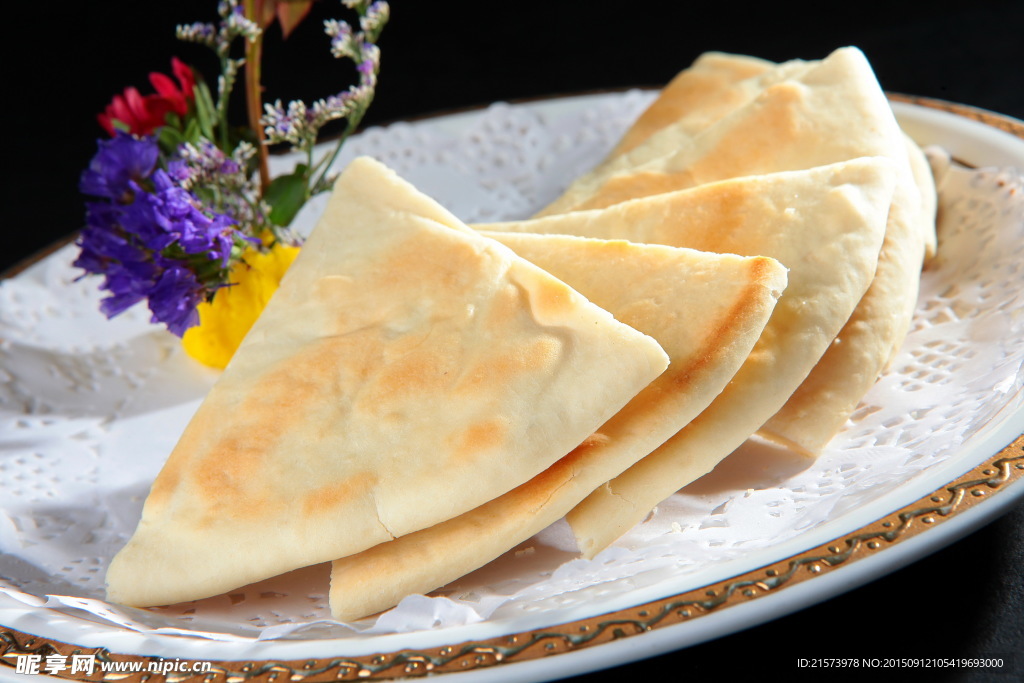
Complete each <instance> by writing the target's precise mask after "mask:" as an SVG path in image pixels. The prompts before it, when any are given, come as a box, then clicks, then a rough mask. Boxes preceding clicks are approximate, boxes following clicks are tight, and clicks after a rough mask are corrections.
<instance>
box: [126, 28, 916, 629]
mask: <svg viewBox="0 0 1024 683" xmlns="http://www.w3.org/2000/svg"><path fill="white" fill-rule="evenodd" d="M919 154H920V150H917V148H916V147H915V146H913V145H912V143H909V142H908V141H907V139H906V138H905V137H904V136H903V135H902V133H901V132H900V130H899V127H898V126H897V124H896V122H895V119H894V118H893V115H892V112H891V111H890V109H889V106H888V103H887V101H886V99H885V97H884V95H883V94H882V91H881V89H880V88H879V86H878V84H877V82H876V81H875V79H874V76H873V74H872V72H871V69H870V67H869V66H868V64H867V62H866V60H865V59H864V57H863V55H861V54H860V52H858V51H857V50H855V49H852V48H847V49H843V50H839V51H837V52H836V53H834V54H833V55H831V56H829V57H828V58H827V59H824V60H822V61H820V62H792V63H787V64H781V65H774V64H771V63H769V62H765V61H762V60H757V59H753V58H748V57H738V56H732V55H724V54H718V53H713V54H708V55H705V56H703V57H701V58H700V59H699V60H698V61H697V62H696V63H695V64H694V65H693V66H692V67H690V68H689V69H687V70H685V71H683V72H682V73H681V74H680V75H679V76H678V77H677V78H676V79H675V80H674V81H673V82H672V83H671V84H670V85H669V86H668V87H666V89H665V90H664V91H663V93H662V95H661V97H659V98H658V100H657V101H655V103H654V104H653V105H652V106H651V108H650V109H649V110H648V111H647V112H646V113H645V114H644V115H643V116H642V117H641V118H640V119H639V120H638V121H637V123H636V125H635V126H634V127H633V128H632V129H631V130H630V131H629V132H628V133H627V134H626V136H625V137H624V138H623V140H622V142H621V143H620V145H619V146H618V148H617V149H616V150H615V151H614V152H613V153H612V155H610V156H609V157H608V159H607V160H605V161H604V162H603V163H602V164H601V165H600V166H599V167H597V168H596V169H594V170H593V171H592V172H591V173H589V174H587V175H585V176H583V177H581V178H579V179H578V180H577V181H576V182H574V183H573V184H572V185H571V186H570V187H569V188H568V190H567V191H566V192H565V194H564V195H563V196H562V197H560V198H559V199H558V200H557V201H556V202H554V203H553V204H552V205H551V206H549V207H548V208H547V209H545V210H544V211H543V212H541V214H539V215H538V216H537V217H535V218H533V219H530V220H525V221H518V222H514V223H501V224H491V225H486V226H475V227H474V228H470V227H468V226H466V225H465V224H463V223H461V222H460V221H459V220H458V219H457V218H456V217H454V216H453V215H451V214H450V213H449V212H448V211H446V210H445V209H444V208H442V207H441V206H439V205H438V204H437V203H436V202H434V201H433V200H432V199H430V198H428V197H426V196H424V195H423V194H422V193H420V192H419V191H417V190H416V189H415V188H414V187H412V186H411V185H409V184H408V183H407V182H405V181H404V180H402V179H401V178H399V177H398V176H397V175H396V174H394V173H393V172H392V171H390V170H389V169H387V168H385V167H383V166H382V165H381V164H379V163H378V162H376V161H373V160H371V159H368V158H360V159H357V160H355V161H354V162H352V163H351V164H350V165H349V167H348V168H347V169H346V170H345V171H344V172H343V173H342V175H341V176H340V178H339V179H338V181H337V184H336V186H335V188H334V191H333V194H332V196H331V199H330V202H329V205H328V207H327V209H326V211H325V213H324V215H323V217H322V218H321V220H320V222H319V223H318V225H317V227H316V228H315V229H314V231H313V233H312V234H311V235H310V238H309V240H308V241H307V243H306V245H305V247H304V248H303V250H302V252H301V254H300V255H299V257H298V259H297V260H296V262H295V264H294V265H293V266H292V268H291V269H290V270H289V272H288V273H287V275H286V277H285V278H284V280H283V282H282V284H281V287H280V289H279V290H278V292H277V293H276V294H275V295H274V297H273V298H272V299H271V301H270V303H269V304H268V306H267V308H266V309H265V311H264V312H263V314H262V315H261V317H260V318H259V320H258V321H257V322H256V324H255V325H254V326H253V328H252V330H251V331H250V333H249V334H248V336H247V337H246V339H245V341H244V342H243V343H242V345H241V347H240V348H239V350H238V351H237V353H236V354H235V357H234V358H233V359H232V361H231V363H230V364H229V365H228V367H227V368H226V369H225V371H224V373H223V375H222V376H221V378H220V379H219V381H218V382H217V384H216V385H215V386H214V387H213V389H212V390H211V391H210V393H209V395H208V396H207V397H206V399H205V400H204V402H203V403H202V405H201V406H200V407H199V409H198V411H197V413H196V415H195V417H194V418H193V420H192V421H191V423H190V424H189V425H188V427H187V429H186V431H185V433H184V434H183V436H182V437H181V440H180V442H179V444H178V445H177V447H176V448H175V449H174V451H173V452H172V454H171V455H170V457H169V459H168V461H167V463H166V465H165V466H164V468H163V470H162V471H161V472H160V474H159V476H158V477H157V479H156V481H155V482H154V484H153V488H152V491H151V493H150V496H149V498H148V499H147V501H146V504H145V508H144V510H143V517H142V521H141V522H140V524H139V527H138V529H137V530H136V532H135V534H134V536H133V537H132V538H131V540H130V541H129V543H128V545H127V546H126V547H125V548H124V549H123V550H122V551H121V552H120V553H119V554H118V555H117V556H116V557H115V558H114V561H113V563H112V564H111V566H110V569H109V571H108V574H107V581H108V595H109V597H110V599H111V600H114V601H117V602H122V603H125V604H130V605H136V606H148V605H162V604H167V603H172V602H179V601H184V600H192V599H198V598H203V597H207V596H211V595H216V594H219V593H223V592H226V591H228V590H232V589H235V588H238V587H240V586H243V585H246V584H249V583H252V582H254V581H258V580H261V579H264V578H268V577H271V576H274V575H277V574H281V573H283V572H286V571H289V570H292V569H296V568H299V567H303V566H307V565H311V564H315V563H320V562H325V561H333V567H332V577H331V594H330V600H331V607H332V611H333V613H334V615H335V617H336V618H338V619H343V620H350V619H357V618H360V617H363V616H367V615H370V614H373V613H375V612H378V611H381V610H383V609H387V608H390V607H392V606H394V605H395V604H397V603H398V602H399V601H400V600H401V599H402V598H403V597H404V596H406V595H408V594H411V593H425V592H429V591H431V590H433V589H435V588H438V587H440V586H443V585H444V584H446V583H448V582H450V581H452V580H454V579H456V578H458V577H460V576H462V575H464V574H466V573H468V572H470V571H472V570H474V569H476V568H478V567H480V566H482V565H483V564H485V563H487V562H489V561H491V560H492V559H494V558H496V557H498V556H500V555H501V554H503V553H504V552H506V551H507V550H509V549H510V548H512V547H514V546H515V545H517V544H518V543H520V542H522V541H524V540H526V539H528V538H529V537H530V536H532V535H534V534H536V533H537V532H539V531H540V530H542V529H543V528H544V527H546V526H548V525H549V524H551V523H553V522H555V521H556V520H558V519H560V518H562V517H567V518H568V520H569V523H570V525H571V526H572V528H573V531H574V533H575V534H576V536H577V540H578V543H579V546H580V549H581V551H582V552H583V554H584V555H587V556H592V555H593V554H595V553H596V552H598V551H600V550H601V549H602V548H604V547H606V546H607V545H608V544H610V543H612V542H613V541H614V540H615V539H616V538H618V536H620V535H621V534H622V533H623V532H625V531H626V530H628V529H629V528H630V527H631V526H633V525H634V524H635V523H637V522H638V521H640V520H641V519H643V517H645V516H646V515H647V513H648V512H649V511H650V510H651V509H652V508H654V507H655V506H656V505H657V504H658V503H659V502H660V501H661V500H663V499H664V498H665V497H667V496H669V495H671V494H672V493H673V492H675V491H676V490H677V489H679V488H680V487H681V486H683V485H685V484H687V483H689V482H690V481H692V480H693V479H695V478H697V477H699V476H701V475H702V474H704V473H706V472H708V471H709V470H710V469H711V468H713V467H714V466H715V464H716V463H717V462H719V461H720V460H721V459H722V458H724V457H725V456H726V455H728V454H729V453H730V452H731V451H732V450H734V449H735V448H736V447H737V446H739V445H740V444H741V443H742V442H743V441H745V440H746V439H747V438H749V437H750V436H751V435H753V434H755V433H756V432H759V431H760V432H761V433H762V434H763V435H765V436H767V437H769V438H773V439H776V440H779V441H782V442H784V443H786V444H789V445H790V446H792V447H793V448H795V449H797V450H800V451H802V452H806V453H814V452H817V451H818V450H820V449H821V448H822V447H823V446H824V444H825V443H826V442H827V441H828V439H829V438H831V436H832V434H833V433H834V432H835V431H836V430H838V429H839V428H840V427H841V426H842V423H843V421H844V420H845V419H846V417H847V416H848V415H849V413H850V412H851V411H852V409H853V407H854V406H855V404H856V402H857V400H858V399H859V398H860V396H861V395H862V394H863V393H864V391H866V390H867V388H868V387H869V386H870V385H871V383H872V382H874V380H875V378H876V377H877V375H878V373H879V372H880V371H881V369H882V368H883V367H884V365H885V363H886V362H887V361H888V359H889V358H890V357H891V356H892V354H893V353H894V350H895V349H896V348H897V346H898V345H899V342H900V339H901V338H902V335H903V334H904V333H905V332H906V328H907V325H908V323H909V315H910V311H911V310H912V307H913V303H914V299H915V298H916V291H917V290H916V283H917V278H918V275H919V271H920V267H921V262H922V259H923V258H924V255H925V253H926V251H928V250H931V249H934V232H933V231H932V230H931V229H930V227H929V218H928V213H929V211H931V212H933V211H934V197H933V196H932V197H931V198H929V190H930V188H931V185H930V184H929V183H930V176H929V175H928V172H927V171H928V168H927V164H926V163H923V157H920V158H919V157H918V156H917V155H919ZM930 191H931V192H934V190H933V189H932V190H930Z"/></svg>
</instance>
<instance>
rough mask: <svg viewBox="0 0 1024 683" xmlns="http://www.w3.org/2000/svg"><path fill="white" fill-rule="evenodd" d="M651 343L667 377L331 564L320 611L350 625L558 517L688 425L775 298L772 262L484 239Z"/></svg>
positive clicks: (559, 241) (645, 248) (576, 240)
mask: <svg viewBox="0 0 1024 683" xmlns="http://www.w3.org/2000/svg"><path fill="white" fill-rule="evenodd" d="M485 234H486V235H487V236H489V237H491V238H493V239H496V240H498V241H500V242H502V243H503V244H505V245H507V246H509V247H511V248H512V249H513V250H514V251H515V252H516V253H517V254H519V255H520V256H523V257H524V258H526V259H527V260H529V261H532V262H533V263H535V264H537V265H539V266H540V267H542V268H544V269H545V270H547V271H548V272H550V273H552V274H553V275H555V276H556V277H558V278H559V279H561V280H563V281H565V282H566V283H567V284H569V285H570V286H572V287H573V288H574V289H576V290H578V291H579V292H580V293H582V294H583V295H584V296H586V297H587V298H588V299H590V300H591V301H593V302H594V303H596V304H598V305H600V306H601V307H602V308H604V309H606V310H608V311H610V312H611V313H612V314H614V315H615V317H616V318H617V319H618V320H620V321H622V322H624V323H626V324H628V325H630V326H631V327H634V328H636V329H638V330H640V331H641V332H644V333H646V334H649V335H650V336H652V337H654V338H655V339H657V340H658V341H659V343H660V344H661V345H662V347H663V348H664V349H665V351H666V352H667V353H668V355H669V358H670V360H671V363H670V365H669V368H668V370H666V371H665V372H664V373H663V374H662V375H661V376H659V377H658V378H657V379H656V380H654V381H653V382H652V383H651V384H650V385H648V386H647V387H646V388H645V389H644V390H643V391H641V392H640V393H639V394H637V396H636V397H634V398H633V399H632V400H631V401H630V402H629V403H628V404H627V405H626V407H624V408H623V409H622V410H620V411H619V412H618V413H616V414H615V415H614V416H613V417H612V418H611V419H610V420H608V421H607V422H606V423H605V424H604V425H602V426H601V427H600V428H599V429H598V430H597V432H596V433H595V434H594V435H593V436H591V437H590V438H588V439H587V441H586V442H584V444H583V445H581V446H580V447H578V448H576V449H575V450H574V451H573V452H572V453H570V454H569V455H567V456H566V457H565V458H563V459H562V460H560V461H559V462H558V463H556V464H555V465H553V466H552V467H550V468H548V469H547V470H545V471H544V472H543V473H542V474H540V475H538V476H537V477H534V478H533V479H531V480H530V481H529V482H527V483H525V484H523V485H522V486H520V487H518V488H517V489H515V490H514V491H511V492H509V493H507V494H505V495H503V496H501V497H499V498H497V499H496V500H493V501H490V502H488V503H486V504H484V505H482V506H481V507H479V508H476V509H475V510H472V511H470V512H467V513H465V514H463V515H461V516H459V517H457V518H455V519H453V520H449V521H447V522H443V523H441V524H438V525H436V526H433V527H430V528H429V529H423V530H422V531H418V532H416V533H413V534H410V535H408V536H403V537H401V538H398V539H396V540H394V541H389V542H387V543H383V544H381V545H379V546H377V547H375V548H371V549H370V550H367V551H364V552H362V553H359V554H358V555H354V556H350V557H347V558H343V559H340V560H337V561H335V562H334V565H333V571H332V579H331V610H332V612H333V613H334V616H335V618H338V619H342V620H351V619H356V618H359V617H362V616H366V615H367V614H372V613H374V612H378V611H381V610H383V609H387V608H389V607H391V606H393V605H395V604H397V603H398V601H399V600H401V599H402V598H403V597H404V596H405V595H408V594H410V593H426V592H429V591H431V590H433V589H435V588H438V587H439V586H443V585H445V584H447V583H449V582H450V581H452V580H454V579H456V578H458V577H461V576H463V575H465V574H467V573H469V572H471V571H473V570H474V569H476V568H478V567H480V566H483V565H484V564H486V563H487V562H489V561H491V560H493V559H494V558H496V557H498V556H499V555H501V554H502V553H504V552H505V551H507V550H509V549H510V548H512V547H513V546H515V545H516V544H518V543H520V542H522V541H525V540H526V539H528V538H529V537H531V536H533V535H534V534H536V533H537V532H539V531H541V530H542V529H544V528H545V527H546V526H548V525H550V524H551V523H553V522H555V521H556V520H558V519H560V518H561V517H563V516H564V515H565V514H566V513H567V512H568V511H569V510H570V509H572V507H573V506H574V505H576V504H577V503H579V502H580V501H581V500H583V498H585V497H586V496H587V495H588V494H589V493H591V492H592V491H593V490H594V489H595V488H597V487H598V486H599V485H601V484H603V483H604V482H606V481H607V480H609V479H611V478H612V477H614V476H616V475H617V474H619V473H620V472H622V471H623V470H625V469H626V468H627V467H629V466H630V465H632V464H633V463H634V462H636V461H637V460H639V459H640V458H641V457H643V456H644V455H646V454H647V453H649V452H650V451H652V450H654V449H655V448H656V447H657V446H658V445H660V444H661V443H662V442H663V441H665V440H666V439H667V438H669V437H670V436H672V435H673V434H675V433H676V432H677V431H679V430H680V429H681V428H682V427H683V426H685V425H686V423H687V422H689V421H690V420H691V419H693V417H695V416H696V415H697V414H699V413H700V412H701V411H702V410H703V409H704V408H705V407H706V406H707V405H708V404H709V403H710V402H711V401H712V399H714V397H715V396H717V395H718V394H719V392H721V390H722V389H723V388H724V387H725V385H726V384H727V383H728V382H729V380H730V379H731V378H732V376H733V375H734V374H735V373H736V371H737V370H738V369H739V367H740V365H741V364H742V363H743V361H744V359H745V358H746V357H747V355H748V354H749V352H750V350H751V348H753V346H754V344H755V342H756V341H757V339H758V337H759V335H760V333H761V330H762V329H763V328H764V325H765V323H766V322H767V321H768V318H769V315H770V314H771V311H772V309H773V307H774V305H775V302H776V300H777V298H778V296H779V293H780V292H781V291H782V289H783V288H784V287H785V284H786V273H785V269H784V268H783V267H782V266H781V265H780V264H779V263H778V262H777V261H774V260H773V259H769V258H764V257H749V258H747V257H740V256H735V255H719V254H709V253H704V252H697V251H693V250H690V249H676V248H672V247H665V246H656V245H641V244H633V243H630V242H624V241H605V240H594V239H584V238H581V237H570V236H565V235H530V234H514V233H485Z"/></svg>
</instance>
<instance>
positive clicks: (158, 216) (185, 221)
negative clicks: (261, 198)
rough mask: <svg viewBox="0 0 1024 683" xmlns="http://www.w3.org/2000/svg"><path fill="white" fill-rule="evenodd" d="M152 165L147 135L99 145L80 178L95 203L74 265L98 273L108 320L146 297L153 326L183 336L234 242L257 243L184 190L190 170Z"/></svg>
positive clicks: (222, 272)
mask: <svg viewBox="0 0 1024 683" xmlns="http://www.w3.org/2000/svg"><path fill="white" fill-rule="evenodd" d="M158 161H159V152H158V150H157V147H156V143H155V142H154V141H153V140H152V139H149V138H143V139H139V138H133V137H132V136H130V135H124V134H119V135H117V136H116V137H114V138H113V139H112V140H110V141H101V142H100V143H99V150H98V151H97V153H96V156H95V157H94V158H93V160H92V162H91V163H90V165H89V169H88V170H87V171H86V172H85V173H84V174H83V177H82V185H81V187H82V191H83V192H86V193H89V194H92V195H94V196H96V197H97V198H98V199H97V200H96V201H92V202H88V203H87V204H86V217H85V223H86V225H85V227H84V228H83V229H82V232H81V236H80V237H79V241H78V244H79V246H80V248H81V253H80V254H79V256H78V258H77V259H76V260H75V265H76V266H78V267H80V268H82V269H84V270H85V271H86V272H88V273H95V274H100V275H103V276H104V281H103V284H102V285H101V289H103V290H105V291H106V292H108V293H109V295H108V296H107V297H105V298H104V299H103V301H102V302H101V303H100V310H101V311H102V312H103V313H104V314H105V315H106V316H107V317H113V316H115V315H117V314H119V313H122V312H123V311H124V310H126V309H127V308H129V307H131V306H132V305H134V304H136V303H138V302H140V301H143V300H147V299H148V302H149V308H150V311H151V312H152V314H153V321H154V322H162V323H164V324H166V325H167V327H168V329H169V330H170V331H171V332H173V333H175V334H178V335H181V334H183V333H184V331H185V330H186V329H188V328H189V327H191V326H192V325H195V324H197V323H198V321H199V318H198V314H197V313H196V306H197V305H198V304H199V303H200V302H201V301H203V300H204V299H205V298H207V297H208V296H209V295H210V294H211V293H212V292H214V291H215V290H216V289H217V288H219V287H220V286H222V285H223V284H224V279H225V278H226V276H227V269H228V267H229V265H230V262H231V255H232V251H233V250H234V248H235V246H236V242H241V241H242V240H245V241H250V242H253V243H254V244H258V240H256V239H255V238H248V237H246V236H244V233H242V232H241V231H240V230H239V229H238V226H237V221H236V220H235V219H234V218H232V217H231V216H229V215H227V214H226V213H223V212H220V211H215V210H213V209H211V208H210V207H208V206H206V205H204V204H203V203H202V201H200V199H199V197H198V196H197V195H196V194H194V193H193V192H191V191H190V190H188V189H186V187H185V186H186V184H187V183H188V182H189V181H190V180H192V179H193V169H191V168H189V167H188V166H187V165H186V164H183V163H180V162H175V161H172V162H170V163H169V164H168V169H167V170H164V169H163V168H160V167H158ZM224 161H225V158H224V157H223V155H221V156H220V157H219V158H218V159H217V163H218V164H222V163H223V162H224Z"/></svg>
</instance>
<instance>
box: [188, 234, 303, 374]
mask: <svg viewBox="0 0 1024 683" xmlns="http://www.w3.org/2000/svg"><path fill="white" fill-rule="evenodd" d="M298 253H299V248H298V247H292V246H288V245H285V244H276V245H274V247H273V248H271V249H270V250H269V251H267V252H261V251H258V250H256V249H250V250H249V251H248V252H246V253H245V255H244V256H243V257H242V260H241V261H239V262H238V263H236V264H235V265H234V267H233V268H232V269H231V278H230V281H231V283H232V284H231V286H229V287H225V288H223V289H221V290H220V291H219V292H217V294H216V295H215V296H214V297H213V301H211V302H208V303H207V302H204V303H201V304H199V309H198V310H199V324H198V325H196V326H195V327H191V328H189V329H188V330H186V331H185V334H184V336H183V337H182V340H181V341H182V345H183V346H184V348H185V353H187V354H188V355H190V356H192V357H193V358H195V359H196V360H197V361H199V362H200V363H203V364H205V365H209V366H211V367H214V368H224V367H225V366H227V364H228V361H229V360H231V356H233V355H234V353H235V349H237V348H238V345H239V344H241V343H242V339H243V338H244V337H245V335H246V334H247V333H248V332H249V328H250V327H252V324H253V323H254V322H256V318H258V317H259V316H260V313H262V312H263V307H264V306H266V305H267V302H268V301H270V296H271V295H272V294H273V293H274V292H275V291H276V290H277V286H278V285H279V284H280V283H281V278H282V277H284V274H285V271H287V270H288V266H290V265H291V264H292V261H294V260H295V257H296V256H297V255H298Z"/></svg>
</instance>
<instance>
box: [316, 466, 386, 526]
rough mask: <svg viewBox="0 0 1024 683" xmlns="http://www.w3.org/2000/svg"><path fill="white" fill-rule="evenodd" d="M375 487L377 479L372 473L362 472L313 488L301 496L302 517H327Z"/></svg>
mask: <svg viewBox="0 0 1024 683" xmlns="http://www.w3.org/2000/svg"><path fill="white" fill-rule="evenodd" d="M376 485H377V477H376V476H375V475H374V474H373V473H371V472H362V473H360V474H356V475H353V476H351V477H349V478H348V479H346V480H345V481H341V482H335V483H332V484H328V485H326V486H321V487H318V488H315V489H313V490H312V491H309V492H308V493H306V494H305V495H304V496H302V516H303V517H305V518H310V517H320V516H328V515H330V514H331V512H332V511H333V510H336V509H338V508H341V507H344V506H345V505H346V504H348V503H350V501H352V500H354V499H356V498H359V497H361V496H367V495H370V492H371V491H372V490H373V488H374V487H375V486H376Z"/></svg>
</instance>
